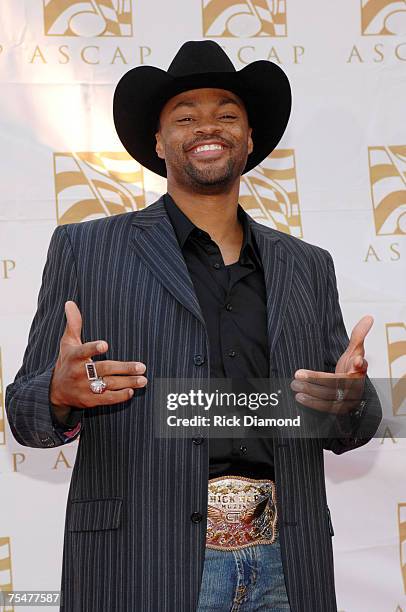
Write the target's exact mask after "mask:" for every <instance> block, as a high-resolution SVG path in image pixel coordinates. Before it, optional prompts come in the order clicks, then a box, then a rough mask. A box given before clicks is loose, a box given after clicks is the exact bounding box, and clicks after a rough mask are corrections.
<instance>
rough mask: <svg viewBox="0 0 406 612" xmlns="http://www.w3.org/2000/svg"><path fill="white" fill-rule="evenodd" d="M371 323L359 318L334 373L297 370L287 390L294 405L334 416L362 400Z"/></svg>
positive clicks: (348, 409)
mask: <svg viewBox="0 0 406 612" xmlns="http://www.w3.org/2000/svg"><path fill="white" fill-rule="evenodd" d="M373 322H374V320H373V318H372V317H371V316H370V315H367V316H365V317H362V319H361V320H360V321H358V323H357V324H356V325H355V327H354V328H353V330H352V333H351V338H350V342H349V345H348V347H347V349H346V350H345V351H344V353H343V354H342V355H341V357H340V359H339V360H338V362H337V365H336V368H335V373H334V374H333V373H330V372H315V371H313V370H297V371H296V372H295V378H294V380H293V381H292V383H291V388H292V389H293V391H295V392H296V396H295V399H296V401H297V402H299V403H301V404H304V405H305V406H308V407H309V408H313V409H315V410H319V411H321V412H330V413H334V414H347V413H348V412H350V411H351V410H353V409H355V408H356V407H357V406H358V405H359V403H360V400H361V398H362V394H363V390H364V382H365V376H366V373H367V369H368V363H367V361H366V360H365V359H364V355H365V349H364V340H365V337H366V335H367V333H368V332H369V330H370V329H371V327H372V324H373Z"/></svg>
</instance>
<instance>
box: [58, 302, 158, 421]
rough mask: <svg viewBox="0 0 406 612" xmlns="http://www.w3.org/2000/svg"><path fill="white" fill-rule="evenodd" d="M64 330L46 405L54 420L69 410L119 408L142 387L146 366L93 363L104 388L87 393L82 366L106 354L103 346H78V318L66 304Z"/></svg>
mask: <svg viewBox="0 0 406 612" xmlns="http://www.w3.org/2000/svg"><path fill="white" fill-rule="evenodd" d="M65 313H66V327H65V331H64V334H63V336H62V338H61V342H60V349H59V356H58V360H57V362H56V365H55V368H54V372H53V376H52V381H51V387H50V401H51V404H52V405H53V407H54V411H55V415H56V416H57V418H58V420H60V421H62V422H63V421H65V420H66V417H67V416H68V414H69V412H70V410H71V408H94V407H95V406H101V405H109V404H119V403H120V402H125V401H127V400H129V399H130V398H131V397H132V396H133V395H134V389H137V388H139V387H145V385H146V384H147V382H148V381H147V379H146V378H145V376H142V374H144V372H145V370H146V366H145V364H143V363H140V362H139V361H130V362H125V361H97V362H96V368H97V375H98V376H99V377H103V380H104V382H105V383H106V385H107V388H106V390H105V391H104V392H103V393H101V394H95V393H93V392H92V391H91V389H90V382H89V380H88V378H87V375H86V368H85V363H86V361H90V360H91V359H92V357H93V356H94V355H101V354H102V353H105V352H106V351H107V350H108V345H107V342H105V341H104V340H96V341H95V342H86V343H85V344H83V343H82V340H81V332H82V315H81V314H80V310H79V308H78V307H77V305H76V304H75V302H66V304H65Z"/></svg>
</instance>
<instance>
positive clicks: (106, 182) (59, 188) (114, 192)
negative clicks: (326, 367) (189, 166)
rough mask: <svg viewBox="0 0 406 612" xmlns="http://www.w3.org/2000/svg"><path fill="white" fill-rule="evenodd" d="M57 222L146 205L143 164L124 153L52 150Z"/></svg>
mask: <svg viewBox="0 0 406 612" xmlns="http://www.w3.org/2000/svg"><path fill="white" fill-rule="evenodd" d="M54 176H55V193H56V209H57V222H58V225H64V224H65V223H78V222H81V221H89V220H90V219H98V218H101V217H110V216H112V215H118V214H120V213H125V212H131V211H133V210H139V209H140V208H144V207H145V194H144V175H143V169H142V166H141V165H140V164H139V163H138V162H136V161H135V160H134V159H133V158H132V157H130V156H129V155H128V153H126V152H117V151H116V152H114V151H112V152H99V153H95V152H85V153H54Z"/></svg>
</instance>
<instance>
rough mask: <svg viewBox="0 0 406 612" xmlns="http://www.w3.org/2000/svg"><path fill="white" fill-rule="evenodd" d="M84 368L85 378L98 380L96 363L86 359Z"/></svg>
mask: <svg viewBox="0 0 406 612" xmlns="http://www.w3.org/2000/svg"><path fill="white" fill-rule="evenodd" d="M85 368H86V374H87V378H88V379H89V380H98V378H99V377H98V376H97V370H96V364H95V363H94V361H92V360H90V361H86V363H85Z"/></svg>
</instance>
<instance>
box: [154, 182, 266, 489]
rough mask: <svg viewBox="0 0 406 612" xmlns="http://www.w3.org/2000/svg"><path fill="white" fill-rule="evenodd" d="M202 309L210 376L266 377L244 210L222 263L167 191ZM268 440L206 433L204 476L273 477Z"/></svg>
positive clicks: (254, 251) (262, 323) (259, 273)
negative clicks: (239, 239) (236, 247)
mask: <svg viewBox="0 0 406 612" xmlns="http://www.w3.org/2000/svg"><path fill="white" fill-rule="evenodd" d="M164 201H165V207H166V212H167V213H168V216H169V218H170V220H171V223H172V226H173V228H174V231H175V234H176V237H177V239H178V242H179V246H180V248H181V250H182V253H183V256H184V258H185V261H186V265H187V267H188V270H189V273H190V276H191V279H192V281H193V285H194V288H195V291H196V296H197V298H198V300H199V303H200V307H201V309H202V313H203V317H204V320H205V322H206V328H207V333H208V338H209V350H210V376H211V377H212V378H225V377H227V378H233V379H245V378H268V377H269V348H268V341H267V311H266V290H265V281H264V275H263V269H262V263H261V258H260V255H259V251H258V248H257V245H256V243H255V238H254V236H253V234H252V232H251V229H250V226H249V223H248V219H247V213H246V212H245V211H244V209H243V208H242V207H241V206H240V205H238V211H237V215H238V219H239V221H240V223H241V224H242V227H243V231H244V238H243V244H242V247H241V252H240V257H239V259H238V261H237V262H235V263H233V264H230V265H227V266H226V265H224V261H223V258H222V255H221V251H220V249H219V247H218V246H217V244H216V243H215V242H214V241H213V240H211V238H210V236H209V234H208V233H207V232H205V231H203V230H201V229H199V228H198V227H196V225H194V223H192V221H190V219H189V218H188V217H187V216H186V215H185V214H184V213H183V212H182V211H181V210H180V208H179V207H178V206H177V205H176V204H175V202H174V201H173V199H172V198H171V196H170V195H169V194H165V196H164ZM272 448H273V446H272V439H267V438H259V439H251V438H250V439H245V440H244V439H231V438H221V439H220V438H211V439H210V445H209V453H210V455H209V459H210V468H209V475H210V478H215V477H217V476H225V475H235V476H246V477H249V478H271V479H274V471H273V451H272Z"/></svg>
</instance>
